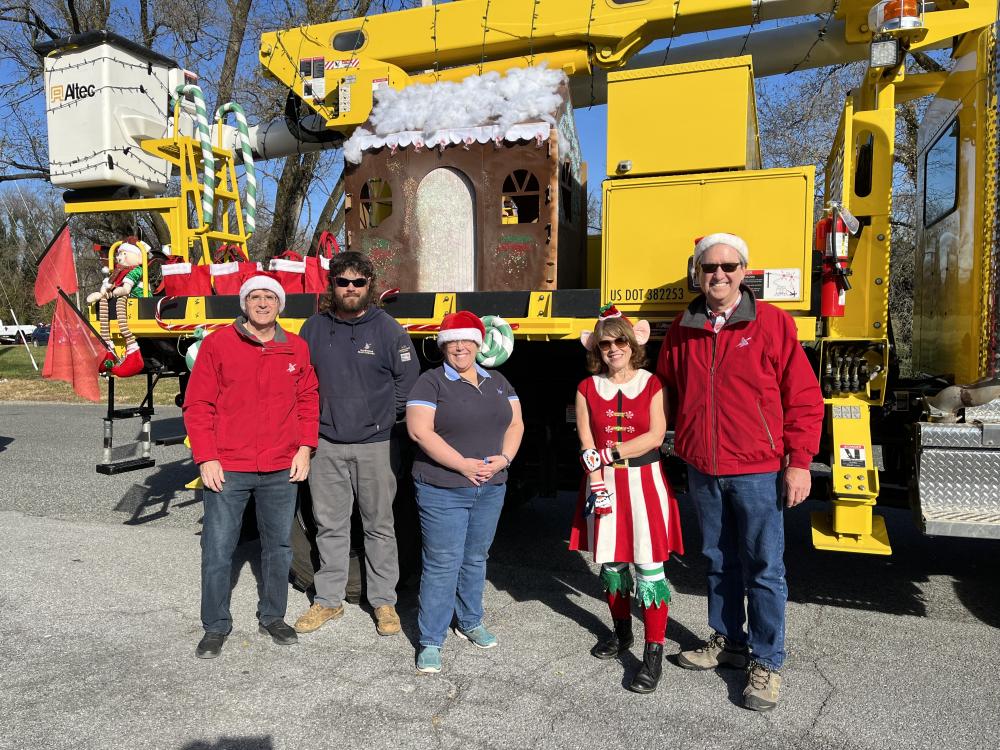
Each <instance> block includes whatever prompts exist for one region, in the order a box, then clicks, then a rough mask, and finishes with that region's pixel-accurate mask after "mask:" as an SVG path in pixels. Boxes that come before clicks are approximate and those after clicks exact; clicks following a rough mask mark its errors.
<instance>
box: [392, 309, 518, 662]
mask: <svg viewBox="0 0 1000 750" xmlns="http://www.w3.org/2000/svg"><path fill="white" fill-rule="evenodd" d="M485 333H486V331H485V329H484V327H483V324H482V322H481V321H480V320H479V318H477V317H476V316H475V315H473V314H472V313H470V312H466V311H464V310H463V311H459V312H455V313H449V314H448V315H445V316H444V319H443V320H442V321H441V328H440V331H439V332H438V337H437V340H438V346H440V347H441V350H442V352H443V353H444V363H443V364H442V365H441V367H438V368H435V369H433V370H428V371H426V372H425V373H423V374H422V375H421V376H420V379H419V380H418V381H417V384H416V385H415V386H414V387H413V390H412V391H411V392H410V396H409V398H408V399H407V402H406V425H407V429H408V430H409V433H410V437H411V438H413V440H414V442H416V444H417V454H416V457H415V459H414V462H413V481H414V485H415V486H416V491H417V508H418V509H419V512H420V529H421V531H422V533H423V573H422V575H421V577H420V609H419V613H418V616H417V625H418V627H419V629H420V650H419V651H418V653H417V669H418V670H420V671H421V672H440V671H441V647H442V646H443V645H444V639H445V636H446V635H447V633H448V626H449V624H450V623H451V621H452V618H453V617H454V619H455V621H456V622H457V625H456V627H455V629H454V632H455V635H457V636H459V637H460V638H463V639H465V640H468V641H469V642H471V643H472V644H474V645H476V646H478V647H479V648H493V647H494V646H496V645H497V638H496V636H495V635H493V633H491V632H490V631H489V630H487V629H486V626H485V625H484V624H483V588H484V586H485V584H486V558H487V553H488V552H489V549H490V545H491V544H493V536H494V534H495V533H496V528H497V519H499V518H500V509H501V508H502V507H503V498H504V492H505V491H506V484H505V483H506V481H507V467H508V466H510V462H511V460H512V459H513V457H514V454H515V453H517V449H518V447H519V446H520V444H521V436H522V435H523V434H524V424H523V423H522V421H521V405H520V402H519V401H518V399H517V394H516V393H515V392H514V389H513V388H512V387H511V385H510V383H508V382H507V379H506V378H504V376H503V375H501V374H500V373H499V372H495V371H494V372H487V371H486V370H484V369H483V368H482V367H480V366H479V365H478V364H476V354H477V352H478V351H479V347H481V346H482V344H483V337H484V335H485Z"/></svg>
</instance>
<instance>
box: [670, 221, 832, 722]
mask: <svg viewBox="0 0 1000 750" xmlns="http://www.w3.org/2000/svg"><path fill="white" fill-rule="evenodd" d="M748 255H749V253H748V250H747V245H746V242H745V241H744V240H743V239H741V238H740V237H737V236H735V235H732V234H725V233H718V234H712V235H709V236H707V237H704V238H702V239H701V240H699V242H698V244H697V245H696V246H695V268H694V270H695V273H696V274H697V276H698V280H699V284H700V286H701V290H702V292H703V294H702V295H699V296H698V297H697V298H696V299H695V300H694V301H693V302H692V303H691V304H690V305H689V306H688V308H687V310H685V311H684V312H683V313H681V314H680V315H679V316H678V317H677V318H676V319H675V320H674V322H673V325H672V326H671V328H670V330H669V332H668V333H667V337H666V339H665V340H664V342H663V348H662V349H661V350H660V357H659V360H658V362H657V366H656V371H657V374H658V375H659V376H660V377H661V378H662V379H663V382H664V385H665V386H666V387H667V392H668V394H669V397H670V406H671V410H672V413H673V416H674V434H675V452H676V453H677V455H678V456H680V457H681V458H682V459H684V461H685V462H686V463H687V464H688V486H689V492H688V497H689V498H690V500H691V501H692V502H693V503H694V506H695V509H696V510H697V513H698V523H699V525H700V526H701V531H702V538H703V542H702V552H703V553H704V555H705V557H706V558H708V623H709V625H710V626H711V627H712V628H713V629H714V631H715V632H714V633H713V634H712V637H711V638H710V639H709V640H708V641H707V642H705V643H704V644H702V646H700V647H699V648H697V649H694V650H691V651H682V652H681V653H680V654H678V656H677V661H678V663H679V664H680V665H681V666H682V667H684V668H686V669H713V668H715V667H719V666H732V667H738V668H746V669H747V685H746V689H745V690H744V691H743V705H744V706H745V707H746V708H749V709H752V710H755V711H768V710H770V709H772V708H774V707H775V705H777V702H778V693H779V689H780V687H781V676H780V674H779V671H778V670H780V669H781V666H782V664H783V663H784V660H785V602H786V600H787V598H788V588H787V585H786V583H785V564H784V559H783V558H784V552H785V529H784V519H783V516H782V510H783V507H784V506H787V507H789V508H791V507H793V506H795V505H798V504H799V503H801V502H802V501H803V500H805V499H806V497H807V496H808V495H809V489H810V486H811V478H810V474H809V463H810V461H811V459H812V457H813V455H815V453H816V452H817V451H818V450H819V439H820V431H821V429H822V425H823V397H822V395H821V393H820V389H819V383H818V382H817V380H816V375H815V374H814V373H813V370H812V367H811V366H810V364H809V360H808V359H807V358H806V356H805V352H804V351H803V349H802V347H801V345H800V344H799V341H798V336H797V334H796V328H795V322H794V321H793V320H792V318H791V316H790V315H789V314H788V313H786V312H785V311H783V310H781V309H779V308H777V307H774V306H773V305H769V304H767V303H766V302H760V301H758V300H756V299H755V298H754V296H753V293H752V292H751V291H750V289H749V288H747V287H746V286H744V285H742V281H743V277H744V275H745V273H746V268H747V263H748ZM745 625H748V629H746V630H745V629H744V626H745Z"/></svg>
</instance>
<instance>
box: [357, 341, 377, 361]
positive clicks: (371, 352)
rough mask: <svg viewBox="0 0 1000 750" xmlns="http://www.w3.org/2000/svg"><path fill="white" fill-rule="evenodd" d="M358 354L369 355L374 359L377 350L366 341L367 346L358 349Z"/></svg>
mask: <svg viewBox="0 0 1000 750" xmlns="http://www.w3.org/2000/svg"><path fill="white" fill-rule="evenodd" d="M358 354H369V355H371V356H373V357H374V356H375V350H374V349H372V345H371V344H370V343H368V342H367V341H366V342H365V345H364V346H362V347H361V348H360V349H358Z"/></svg>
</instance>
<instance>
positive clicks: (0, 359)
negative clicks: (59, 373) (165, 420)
mask: <svg viewBox="0 0 1000 750" xmlns="http://www.w3.org/2000/svg"><path fill="white" fill-rule="evenodd" d="M29 346H30V348H31V354H32V355H33V356H34V358H35V362H37V363H38V372H35V369H34V368H33V367H32V366H31V360H30V359H29V357H28V352H27V351H25V348H24V346H0V401H64V402H78V403H89V402H88V401H87V400H86V399H83V398H80V397H79V396H77V395H76V393H74V392H73V388H72V386H70V384H69V383H64V382H63V381H61V380H44V379H42V374H41V370H42V365H43V363H44V362H45V347H44V346H33V345H29ZM177 385H178V384H177V380H176V379H175V378H165V379H164V380H161V381H160V382H159V383H157V385H156V390H155V391H154V398H153V403H154V405H159V406H163V405H173V403H174V396H176V395H177V390H178V388H177ZM100 386H101V401H102V402H104V403H107V394H108V388H107V383H106V381H104V379H101V381H100ZM145 395H146V378H145V376H143V375H137V376H136V377H134V378H119V379H118V380H117V382H116V383H115V405H116V406H130V405H136V404H138V403H139V402H140V401H141V400H142V399H143V397H144V396H145Z"/></svg>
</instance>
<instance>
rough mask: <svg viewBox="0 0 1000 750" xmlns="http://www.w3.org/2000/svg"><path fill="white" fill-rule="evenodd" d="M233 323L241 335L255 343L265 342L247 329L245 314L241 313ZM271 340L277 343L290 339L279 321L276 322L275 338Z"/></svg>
mask: <svg viewBox="0 0 1000 750" xmlns="http://www.w3.org/2000/svg"><path fill="white" fill-rule="evenodd" d="M233 325H234V326H235V327H236V330H237V331H238V332H239V334H240V335H241V336H243V337H245V338H248V339H250V341H252V342H253V343H255V344H262V345H263V343H264V342H263V341H261V340H260V339H259V338H257V337H256V336H254V335H253V334H252V333H250V331H248V330H247V318H246V316H245V315H240V316H239V317H238V318H236V320H234V321H233ZM271 340H272V341H274V342H275V343H276V344H284V343H285V342H286V341H288V337H287V336H286V335H285V330H284V329H283V328H282V327H281V326H280V325H278V324H277V323H275V324H274V338H273V339H271Z"/></svg>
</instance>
